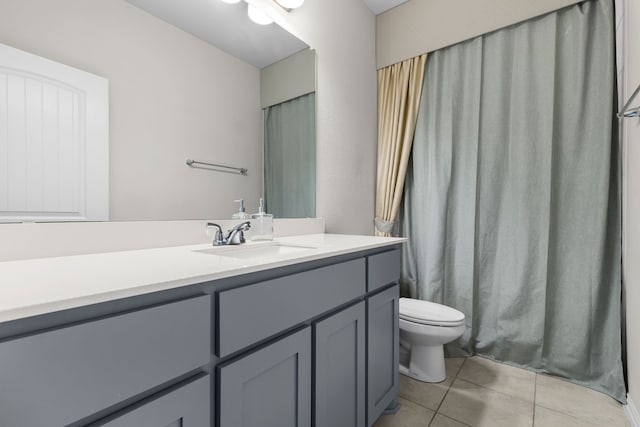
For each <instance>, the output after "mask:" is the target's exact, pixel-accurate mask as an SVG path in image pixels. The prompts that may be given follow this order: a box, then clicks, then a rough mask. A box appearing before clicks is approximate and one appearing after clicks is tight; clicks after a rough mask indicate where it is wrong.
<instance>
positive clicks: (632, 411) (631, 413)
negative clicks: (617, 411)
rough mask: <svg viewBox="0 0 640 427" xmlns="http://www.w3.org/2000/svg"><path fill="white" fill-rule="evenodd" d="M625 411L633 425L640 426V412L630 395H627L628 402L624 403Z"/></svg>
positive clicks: (632, 426) (633, 426)
mask: <svg viewBox="0 0 640 427" xmlns="http://www.w3.org/2000/svg"><path fill="white" fill-rule="evenodd" d="M624 413H625V414H626V415H627V418H628V419H629V424H631V427H640V413H639V412H638V408H637V407H636V405H635V404H634V403H633V399H631V396H629V395H627V404H626V405H624Z"/></svg>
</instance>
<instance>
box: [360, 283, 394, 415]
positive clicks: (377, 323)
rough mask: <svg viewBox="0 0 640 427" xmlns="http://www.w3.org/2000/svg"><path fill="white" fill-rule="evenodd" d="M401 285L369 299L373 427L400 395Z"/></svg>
mask: <svg viewBox="0 0 640 427" xmlns="http://www.w3.org/2000/svg"><path fill="white" fill-rule="evenodd" d="M398 302H399V286H398V285H397V284H396V285H394V286H392V287H390V288H388V289H386V290H384V291H382V292H379V293H377V294H375V295H373V296H371V297H369V298H368V299H367V322H368V325H367V367H368V371H367V419H368V425H369V426H371V425H372V424H373V423H374V422H375V421H376V420H377V419H378V417H379V416H380V415H381V414H382V413H383V412H384V410H385V409H386V408H387V407H388V406H389V405H390V404H392V403H393V401H394V400H395V398H396V396H397V394H398V382H399V376H398V375H399V372H398V363H399V359H398V358H399V344H400V343H399V338H400V337H399V334H400V330H399V324H398Z"/></svg>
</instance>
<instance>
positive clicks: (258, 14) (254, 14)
mask: <svg viewBox="0 0 640 427" xmlns="http://www.w3.org/2000/svg"><path fill="white" fill-rule="evenodd" d="M247 15H249V19H251V20H252V21H253V22H255V23H256V24H258V25H269V24H271V23H272V22H273V19H271V18H269V16H267V14H266V13H264V12H262V11H261V10H260V9H258V8H257V7H255V6H254V5H252V4H249V5H248V8H247Z"/></svg>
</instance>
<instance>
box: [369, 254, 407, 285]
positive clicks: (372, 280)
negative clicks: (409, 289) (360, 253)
mask: <svg viewBox="0 0 640 427" xmlns="http://www.w3.org/2000/svg"><path fill="white" fill-rule="evenodd" d="M400 262H401V260H400V249H394V250H392V251H387V252H383V253H381V254H376V255H371V256H369V257H367V271H368V275H367V276H368V278H367V280H368V284H367V291H369V292H371V291H375V290H376V289H379V288H382V287H383V286H386V285H389V284H391V283H396V282H397V281H398V279H400Z"/></svg>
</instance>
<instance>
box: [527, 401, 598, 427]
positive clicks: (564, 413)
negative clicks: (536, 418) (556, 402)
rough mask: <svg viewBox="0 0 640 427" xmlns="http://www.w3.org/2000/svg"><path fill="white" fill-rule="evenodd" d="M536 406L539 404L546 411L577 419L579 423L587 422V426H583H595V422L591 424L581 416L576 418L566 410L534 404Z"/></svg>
mask: <svg viewBox="0 0 640 427" xmlns="http://www.w3.org/2000/svg"><path fill="white" fill-rule="evenodd" d="M536 406H539V407H541V408H544V409H546V410H547V411H551V412H553V413H556V414H560V415H564V416H565V417H568V418H571V419H574V420H576V421H579V422H581V423H587V424H588V426H585V427H596V426H597V424H593V423H591V422H590V421H587V420H585V419H583V418H578V417H576V416H573V415H571V414H568V413H566V412H562V411H558V410H557V409H552V408H547V407H546V406H542V405H536Z"/></svg>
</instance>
